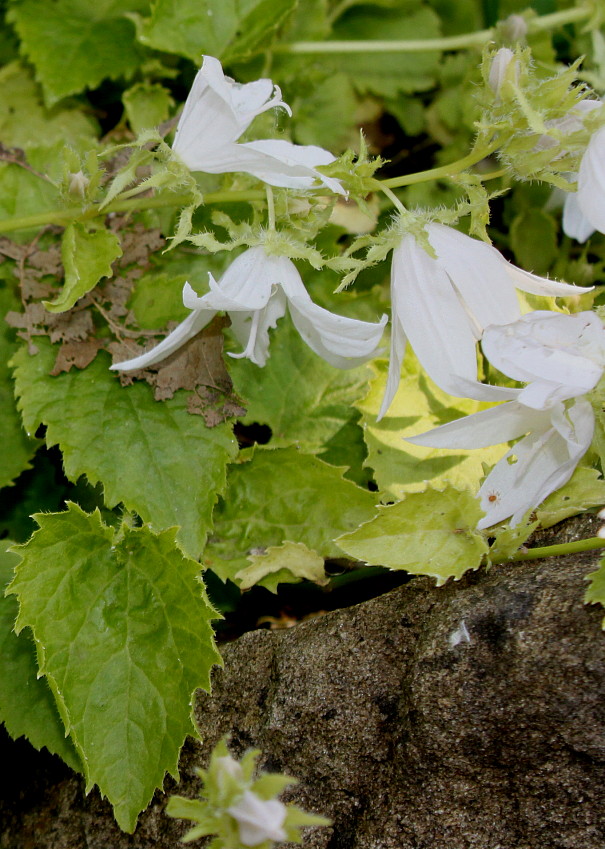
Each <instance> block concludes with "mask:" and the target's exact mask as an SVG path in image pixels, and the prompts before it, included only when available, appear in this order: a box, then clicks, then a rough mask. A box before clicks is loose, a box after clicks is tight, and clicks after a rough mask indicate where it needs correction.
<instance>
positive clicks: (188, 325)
mask: <svg viewBox="0 0 605 849" xmlns="http://www.w3.org/2000/svg"><path fill="white" fill-rule="evenodd" d="M215 315H216V310H196V311H195V312H192V313H191V315H188V316H187V318H186V319H185V320H184V321H182V322H181V323H180V324H179V325H178V327H175V328H174V330H173V331H172V333H169V334H168V336H167V337H166V338H165V339H163V340H162V341H161V342H160V344H159V345H156V346H155V348H152V349H151V351H147V353H145V354H141V355H140V356H138V357H134V358H133V359H132V360H123V361H122V362H121V363H114V364H113V365H112V366H110V368H111V369H113V370H114V371H133V370H134V369H138V368H147V366H152V365H154V364H155V363H159V362H161V360H165V359H166V357H169V356H170V354H173V353H174V352H175V351H176V350H177V348H180V347H181V345H184V344H185V342H188V341H189V339H193V337H194V336H196V335H197V334H198V333H199V332H200V330H202V328H204V327H205V326H206V325H207V324H208V323H209V322H210V321H212V319H213V318H214V316H215Z"/></svg>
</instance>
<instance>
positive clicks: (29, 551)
mask: <svg viewBox="0 0 605 849" xmlns="http://www.w3.org/2000/svg"><path fill="white" fill-rule="evenodd" d="M36 520H37V521H38V524H39V525H40V530H38V531H36V533H35V534H34V535H33V537H32V538H31V540H30V541H29V542H28V543H27V544H26V545H24V546H21V547H19V549H18V552H19V553H20V554H21V557H22V562H21V563H20V565H19V566H18V567H17V570H16V575H15V579H14V581H13V583H12V584H11V586H10V592H11V593H14V594H15V595H17V596H18V598H19V604H20V612H19V616H18V619H17V625H16V628H17V630H18V631H19V632H20V631H21V630H22V629H23V628H25V627H29V628H31V629H32V632H33V635H34V639H35V641H36V645H37V649H38V657H39V661H40V672H41V673H42V674H44V675H45V676H46V677H47V680H48V682H49V684H50V686H51V688H52V690H53V693H54V695H55V698H56V699H57V703H58V705H59V707H60V711H61V715H62V718H63V721H64V723H65V726H66V728H67V729H68V731H69V733H70V735H71V738H72V740H73V742H74V745H75V747H76V749H77V751H78V753H79V754H80V755H81V757H82V761H83V764H84V769H85V775H86V780H87V789H88V790H89V789H90V788H91V787H92V785H93V784H98V786H99V789H100V790H101V792H102V793H103V794H104V795H106V796H107V798H108V799H109V801H110V802H111V803H112V805H113V806H114V811H115V816H116V819H117V821H118V824H119V825H120V827H121V828H122V829H124V830H125V831H133V830H134V827H135V825H136V820H137V816H138V814H139V812H140V811H141V810H143V808H145V807H146V806H147V804H148V803H149V800H150V799H151V796H152V795H153V792H154V790H155V789H156V787H161V786H162V783H163V780H164V775H165V773H166V771H168V772H170V774H171V775H173V776H175V777H177V776H178V756H179V751H180V749H181V746H182V745H183V742H184V739H185V737H186V735H187V734H191V733H193V725H192V718H191V698H192V694H193V691H194V690H195V689H196V688H197V687H203V688H204V689H206V690H208V689H209V688H210V669H211V667H212V666H213V665H214V664H216V663H220V656H219V654H218V652H217V651H216V648H215V646H214V641H213V635H212V628H211V626H210V621H211V619H212V618H216V613H215V611H214V610H213V608H212V607H211V606H210V604H209V602H208V601H207V599H206V596H205V592H204V589H203V584H202V582H201V581H200V578H199V565H198V564H197V563H196V562H195V561H193V560H190V559H189V558H186V557H184V556H183V554H182V553H181V551H180V550H179V549H178V547H177V546H176V544H175V531H174V529H172V530H170V531H165V532H163V533H161V534H157V535H156V534H153V533H152V532H151V531H150V530H149V529H148V528H146V527H143V528H134V529H131V528H127V527H124V528H122V531H121V533H119V534H116V533H115V532H114V530H113V529H112V528H109V527H107V526H106V525H104V524H103V522H102V521H101V518H100V515H99V513H98V512H97V511H95V513H92V514H90V515H89V514H86V513H84V512H83V511H82V510H81V509H80V508H79V507H77V505H75V504H69V505H68V510H67V512H65V513H54V514H38V515H37V516H36Z"/></svg>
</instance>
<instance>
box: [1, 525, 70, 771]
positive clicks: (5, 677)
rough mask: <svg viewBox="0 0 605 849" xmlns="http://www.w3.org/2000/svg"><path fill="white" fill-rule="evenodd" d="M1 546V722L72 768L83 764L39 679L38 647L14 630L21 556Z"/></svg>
mask: <svg viewBox="0 0 605 849" xmlns="http://www.w3.org/2000/svg"><path fill="white" fill-rule="evenodd" d="M7 544H8V543H7V540H3V541H2V547H0V681H2V687H0V722H4V725H5V727H6V730H7V731H8V733H9V734H10V735H11V737H12V738H13V739H15V740H16V739H17V738H18V737H21V736H25V737H27V739H28V740H29V742H30V743H31V744H32V746H34V747H35V748H36V749H41V748H42V746H45V747H46V748H47V749H48V750H49V752H52V753H53V754H55V755H59V757H61V758H63V760H64V761H65V762H66V763H67V764H69V766H70V767H71V768H72V769H75V770H77V771H78V772H81V771H82V764H81V762H80V759H79V757H78V755H77V754H76V752H75V750H74V747H73V745H72V743H71V740H69V739H68V738H66V736H65V727H64V726H63V723H62V722H61V719H60V717H59V714H58V712H57V707H56V705H55V700H54V698H53V694H52V692H51V690H50V688H49V686H48V684H47V682H46V681H45V680H44V679H43V678H38V664H37V662H36V647H35V645H34V642H33V640H32V638H31V634H30V633H29V631H27V632H23V633H21V634H19V635H18V636H17V634H15V631H14V627H15V620H16V618H17V614H18V612H19V605H18V604H17V600H16V599H15V598H12V597H11V596H5V595H4V590H5V588H6V586H7V585H8V584H9V583H10V581H11V580H12V579H13V573H14V567H15V566H16V564H17V563H18V562H19V557H18V555H17V554H15V553H13V552H12V551H7V550H6V547H7Z"/></svg>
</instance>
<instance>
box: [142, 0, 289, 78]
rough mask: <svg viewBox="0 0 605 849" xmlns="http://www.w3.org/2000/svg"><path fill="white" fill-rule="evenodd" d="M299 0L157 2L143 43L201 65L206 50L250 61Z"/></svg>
mask: <svg viewBox="0 0 605 849" xmlns="http://www.w3.org/2000/svg"><path fill="white" fill-rule="evenodd" d="M295 5H296V0H244V2H240V1H239V0H178V2H177V0H155V2H154V4H153V7H152V13H151V17H150V18H145V19H144V20H143V21H142V22H141V23H140V38H141V41H142V42H143V44H146V45H148V46H149V47H154V48H155V49H156V50H165V51H166V52H168V53H178V54H179V55H180V56H185V57H187V58H188V59H192V60H193V61H194V62H195V63H196V64H201V59H202V56H203V55H204V54H208V55H210V56H216V57H218V58H220V59H224V60H225V61H229V62H233V61H235V60H243V59H248V58H250V57H251V56H253V55H254V54H255V53H259V52H261V51H262V50H265V49H266V48H267V42H268V40H270V39H271V36H272V35H273V33H274V32H275V31H276V30H277V28H278V27H279V26H280V25H281V24H282V23H283V22H284V20H285V19H286V18H287V17H288V15H289V14H290V13H291V11H292V10H293V9H294V7H295Z"/></svg>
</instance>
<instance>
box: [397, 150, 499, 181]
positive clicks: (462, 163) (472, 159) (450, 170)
mask: <svg viewBox="0 0 605 849" xmlns="http://www.w3.org/2000/svg"><path fill="white" fill-rule="evenodd" d="M497 147H498V144H497V143H496V142H492V143H491V144H490V145H487V146H486V147H484V148H482V149H481V150H473V151H471V153H469V154H467V155H466V156H463V157H462V159H457V160H456V161H455V162H450V163H448V164H447V165H440V166H439V167H438V168H429V169H428V171H417V172H416V173H415V174H404V175H403V177H391V179H390V180H383V181H382V185H383V186H386V187H387V188H390V189H397V188H400V187H401V186H411V185H412V184H414V183H424V182H426V181H427V180H438V179H440V178H441V177H454V176H455V175H456V174H459V173H460V172H461V171H465V170H466V169H467V168H470V167H471V166H472V165H476V164H477V163H478V162H481V160H483V159H485V158H486V157H487V156H489V155H490V153H493V152H494V151H495V150H496V149H497ZM486 176H488V175H486ZM494 176H500V172H495V173H494ZM490 179H491V175H490Z"/></svg>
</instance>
